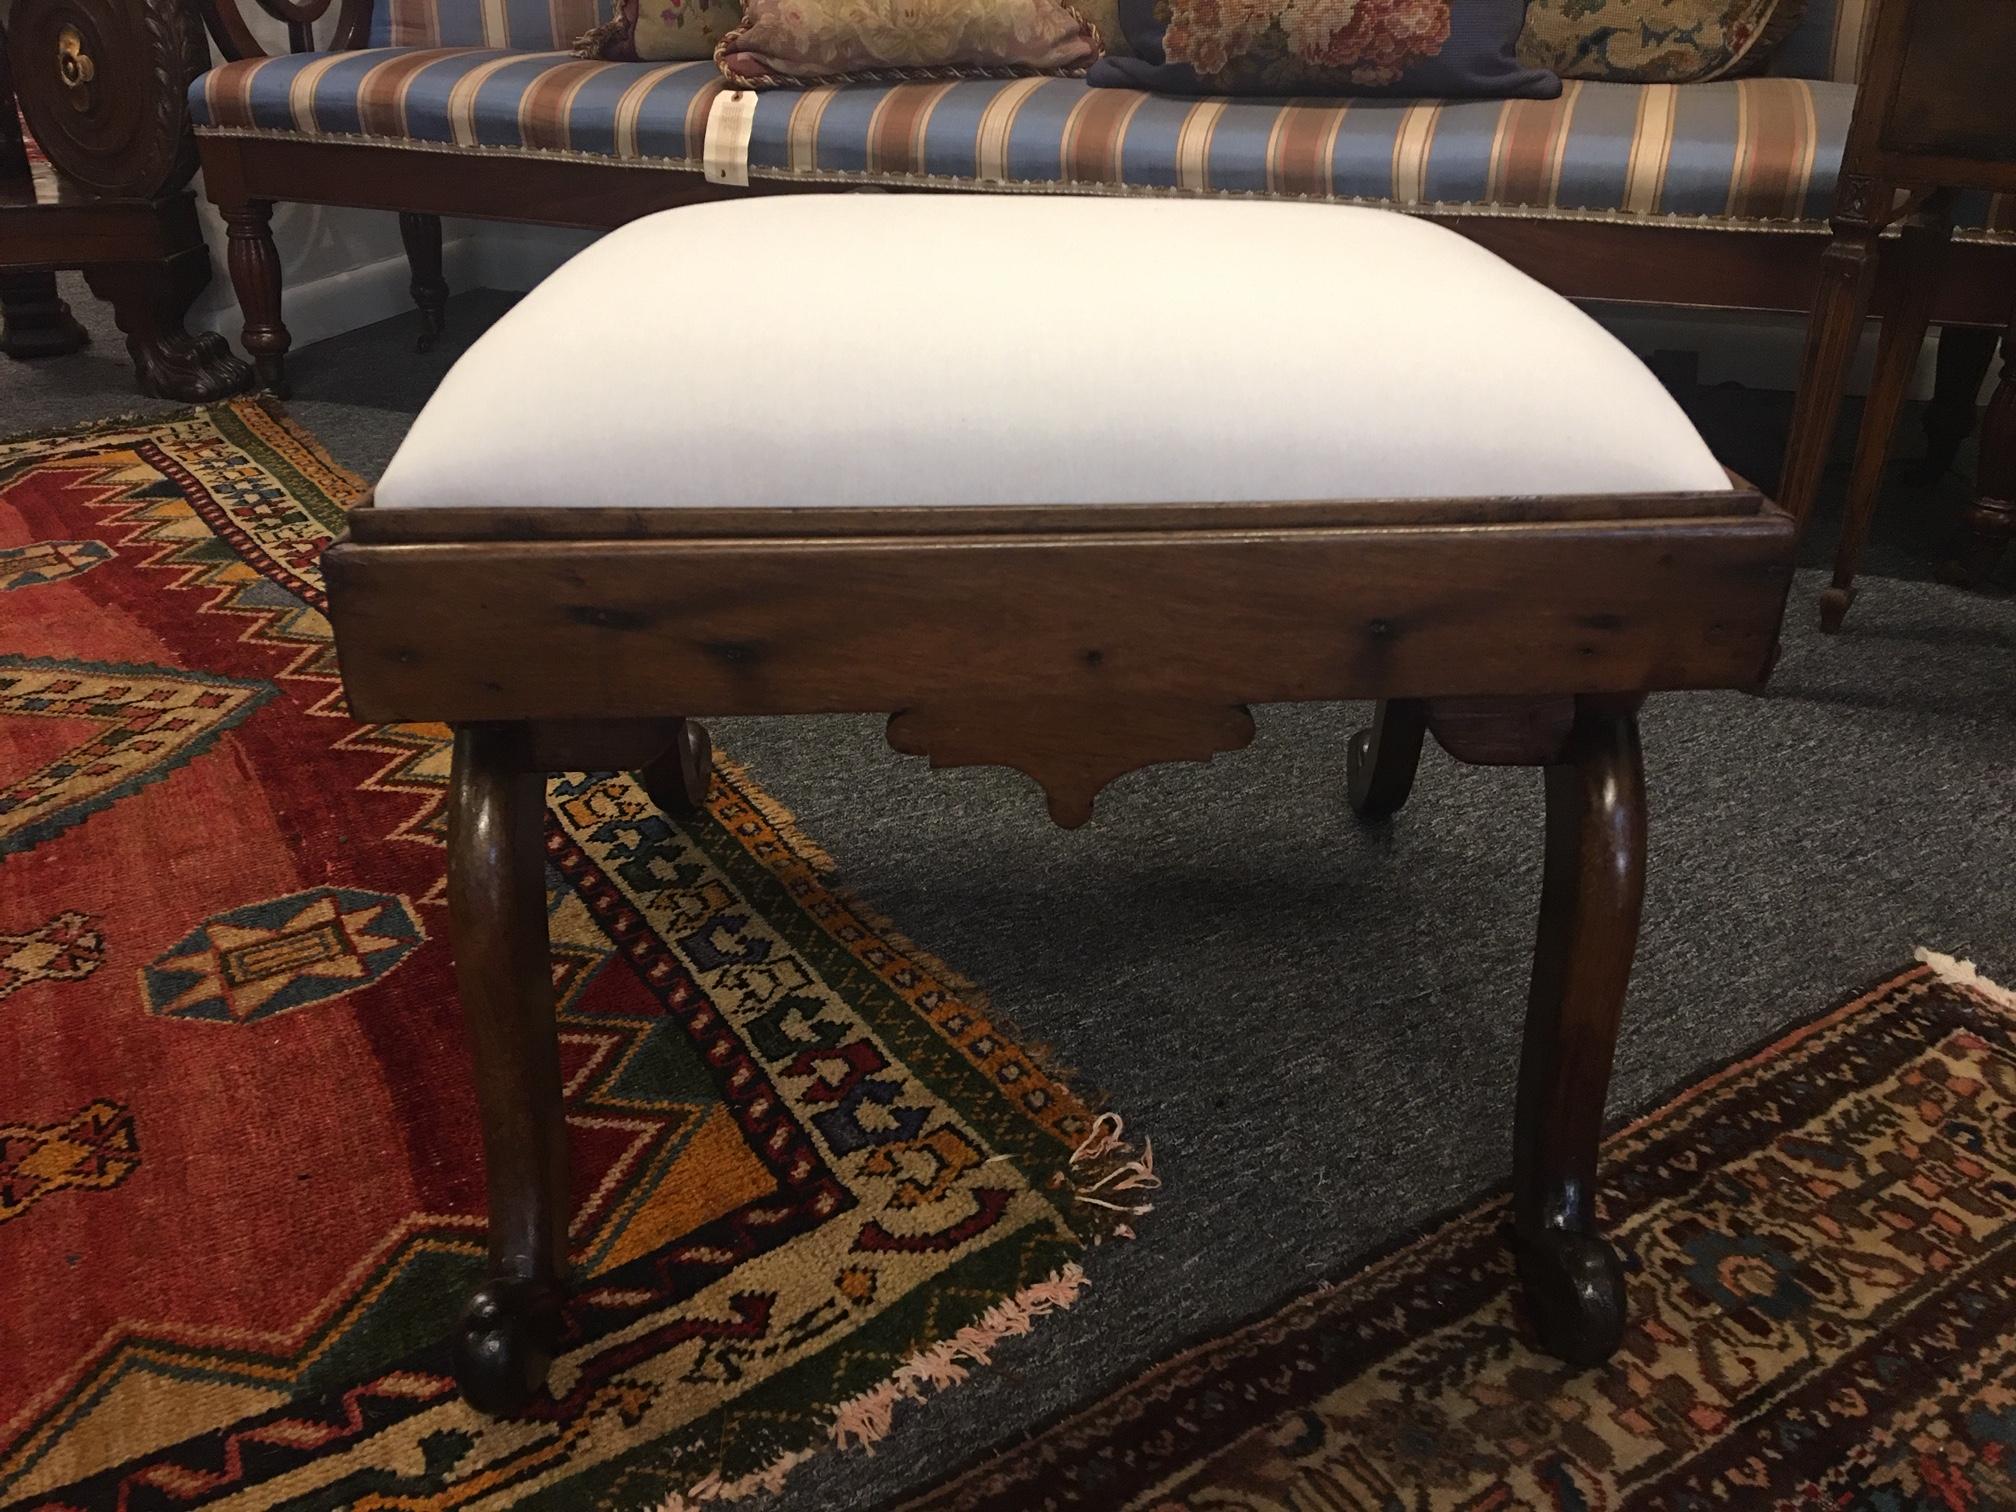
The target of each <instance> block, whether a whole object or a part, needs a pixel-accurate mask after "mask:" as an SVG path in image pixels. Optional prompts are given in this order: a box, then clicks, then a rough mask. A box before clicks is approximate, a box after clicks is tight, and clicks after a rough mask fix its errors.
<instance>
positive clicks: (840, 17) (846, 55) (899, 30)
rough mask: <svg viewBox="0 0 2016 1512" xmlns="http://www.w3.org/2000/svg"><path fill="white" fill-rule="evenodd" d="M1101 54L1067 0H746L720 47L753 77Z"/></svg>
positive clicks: (975, 66) (934, 71)
mask: <svg viewBox="0 0 2016 1512" xmlns="http://www.w3.org/2000/svg"><path fill="white" fill-rule="evenodd" d="M1098 56H1099V42H1098V35H1097V33H1096V32H1095V31H1094V29H1093V27H1092V25H1091V23H1090V22H1088V21H1087V20H1086V19H1085V17H1084V16H1083V15H1081V14H1080V13H1079V12H1078V11H1076V10H1073V9H1072V8H1071V7H1070V6H1069V5H1068V4H1066V3H1064V0H744V3H743V6H742V25H741V26H740V27H738V28H737V29H736V30H734V31H732V32H730V33H729V34H728V35H727V37H725V38H724V39H723V40H722V43H721V46H720V48H719V49H718V50H717V51H716V52H715V54H714V57H715V61H717V62H718V63H719V64H720V65H721V72H722V73H723V74H724V75H726V76H727V78H728V79H729V80H730V81H731V82H733V83H737V84H752V85H791V84H813V83H843V82H849V83H851V82H860V83H879V82H885V81H897V80H902V79H920V78H980V77H990V76H997V75H1004V74H1080V73H1083V72H1084V71H1085V70H1086V68H1087V67H1088V66H1090V64H1091V63H1092V60H1093V59H1095V58H1096V57H1098Z"/></svg>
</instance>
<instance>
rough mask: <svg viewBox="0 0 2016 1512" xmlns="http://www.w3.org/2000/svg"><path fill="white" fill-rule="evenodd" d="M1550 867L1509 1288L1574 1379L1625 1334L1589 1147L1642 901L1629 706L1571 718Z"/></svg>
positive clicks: (1585, 710) (1519, 1140) (1594, 708)
mask: <svg viewBox="0 0 2016 1512" xmlns="http://www.w3.org/2000/svg"><path fill="white" fill-rule="evenodd" d="M1546 778H1547V859H1546V868H1545V873H1544V879H1543V881H1542V884H1541V892H1540V933H1539V944H1538V946H1537V948H1536V949H1535V952H1534V956H1533V985H1532V992H1531V996H1530V997H1529V999H1528V1002H1527V1009H1526V1042H1525V1050H1524V1053H1523V1056H1522V1058H1521V1061H1520V1066H1519V1104H1518V1114H1517V1122H1516V1129H1515V1135H1514V1154H1513V1233H1514V1244H1515V1248H1516V1252H1517V1256H1518V1263H1519V1277H1520V1281H1521V1283H1522V1285H1523V1288H1524V1291H1525V1294H1526V1305H1527V1309H1528V1311H1529V1313H1530V1314H1531V1316H1532V1319H1533V1324H1534V1328H1535V1330H1536V1331H1537V1332H1538V1334H1539V1337H1540V1342H1541V1344H1542V1345H1543V1346H1544V1347H1545V1348H1546V1349H1547V1350H1548V1351H1549V1352H1550V1353H1552V1354H1555V1355H1558V1356H1560V1357H1561V1358H1562V1359H1564V1360H1567V1361H1570V1362H1571V1363H1573V1364H1577V1365H1595V1364H1600V1363H1601V1362H1602V1361H1604V1360H1606V1359H1608V1358H1609V1357H1610V1355H1611V1354H1612V1353H1613V1352H1614V1351H1615V1350H1616V1348H1617V1346H1618V1344H1619V1343H1620V1342H1621V1341H1622V1339H1623V1334H1624V1314H1625V1300H1624V1272H1623V1267H1622V1266H1621V1265H1620V1264H1619V1262H1618V1259H1617V1253H1616V1251H1615V1250H1613V1249H1612V1248H1611V1247H1610V1245H1609V1243H1608V1242H1607V1241H1606V1240H1604V1239H1603V1238H1602V1237H1601V1236H1600V1235H1599V1234H1598V1233H1597V1232H1596V1147H1597V1143H1598V1140H1599V1139H1600V1137H1601V1135H1602V1131H1603V1105H1604V1098H1605V1096H1606V1094H1607V1092H1608V1090H1609V1085H1610V1061H1611V1055H1612V1052H1613V1051H1614V1050H1615V1048H1616V1044H1617V1023H1618V1018H1619V1014H1620V1012H1621V1010H1622V1008H1623V1006H1624V988H1625V984H1626V983H1627V982H1628V981H1629V980H1630V976H1631V957H1632V953H1633V952H1634V951H1635V949H1636V948H1637V942H1638V912H1639V906H1640V903H1641V901H1642V899H1643V896H1644V888H1645V779H1644V771H1643V767H1642V764H1641V762H1640V759H1639V752H1638V724H1637V719H1636V716H1635V714H1634V713H1633V712H1632V711H1631V710H1630V708H1629V707H1628V706H1618V705H1608V704H1605V703H1602V702H1600V701H1596V700H1585V701H1583V702H1581V703H1579V704H1578V706H1577V709H1576V715H1575V723H1574V726H1573V728H1572V729H1571V730H1570V732H1569V735H1568V739H1567V742H1566V745H1565V749H1564V750H1563V751H1562V752H1561V753H1560V754H1559V756H1558V757H1557V759H1556V760H1555V761H1553V762H1551V763H1550V764H1549V765H1548V766H1547V768H1546Z"/></svg>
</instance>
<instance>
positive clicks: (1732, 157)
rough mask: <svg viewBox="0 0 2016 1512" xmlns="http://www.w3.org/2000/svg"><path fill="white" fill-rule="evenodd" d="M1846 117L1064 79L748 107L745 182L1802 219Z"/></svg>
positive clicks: (1618, 92) (1701, 104) (1651, 99)
mask: <svg viewBox="0 0 2016 1512" xmlns="http://www.w3.org/2000/svg"><path fill="white" fill-rule="evenodd" d="M1853 102H1854V91H1853V90H1852V89H1850V88H1849V87H1847V86H1845V85H1834V84H1825V83H1813V82H1810V81H1807V80H1801V79H1751V80H1743V81H1740V82H1735V83H1717V84H1688V85H1679V86H1676V85H1644V86H1641V85H1628V84H1597V83H1570V84H1569V85H1568V87H1567V89H1566V90H1565V91H1564V93H1563V94H1562V96H1561V98H1560V99H1558V100H1468V101H1455V102H1445V103H1424V102H1412V101H1405V100H1356V101H1351V102H1348V103H1347V102H1339V101H1323V102H1309V103H1297V102H1290V103H1286V104H1283V103H1281V102H1278V101H1271V100H1250V99H1203V100H1195V99H1175V98H1171V97H1167V96H1160V95H1146V94H1136V93H1133V92H1130V91H1125V90H1091V89H1087V88H1086V87H1085V86H1084V85H1083V84H1082V83H1079V82H1078V81H1076V80H1068V79H1018V80H1013V81H1010V82H1006V83H1003V82H998V81H986V82H963V83H954V84H905V85H897V86H893V87H883V88H872V89H862V88H823V89H813V90H807V91H804V92H785V91H779V92H776V93H767V94H764V95H763V96H761V97H760V99H759V100H758V102H757V105H756V114H755V123H754V127H753V129H752V132H751V137H750V145H749V172H750V174H751V176H752V177H756V178H761V177H766V176H772V177H776V176H781V177H793V178H802V177H811V178H847V177H853V178H862V179H869V180H880V181H885V182H888V181H902V180H914V179H918V178H925V179H933V180H940V181H947V182H972V181H976V180H977V181H979V182H981V183H983V184H998V185H1001V186H1003V187H1009V188H1080V189H1091V188H1096V187H1099V186H1123V187H1126V188H1129V189H1144V190H1158V189H1159V190H1166V191H1176V192H1190V193H1200V194H1209V193H1219V194H1254V195H1266V196H1270V197H1278V198H1297V199H1303V198H1307V199H1333V200H1355V201H1369V202H1373V203H1379V204H1392V205H1399V206H1404V207H1410V208H1417V207H1418V208H1423V209H1426V208H1455V207H1460V206H1489V207H1496V208H1512V207H1521V208H1527V209H1532V210H1540V211H1554V212H1575V213H1582V214H1587V213H1599V214H1610V215H1668V216H1671V215H1681V216H1714V217H1734V218H1737V219H1741V220H1776V221H1787V220H1789V221H1799V220H1812V219H1815V218H1820V217H1824V216H1825V215H1826V213H1827V207H1828V200H1829V197H1830V195H1831V194H1832V191H1833V180H1834V175H1835V173H1836V172H1837V170H1838V168H1839V163H1840V153H1841V144H1842V141H1843V139H1844V138H1845V136H1846V134H1847V130H1848V117H1849V112H1850V110H1851V109H1852V107H1853Z"/></svg>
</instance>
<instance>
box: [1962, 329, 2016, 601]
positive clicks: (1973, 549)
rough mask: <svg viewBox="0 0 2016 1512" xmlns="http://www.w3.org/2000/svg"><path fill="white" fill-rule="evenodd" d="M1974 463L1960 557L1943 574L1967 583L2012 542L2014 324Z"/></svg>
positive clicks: (2015, 494) (1983, 574) (2015, 497)
mask: <svg viewBox="0 0 2016 1512" xmlns="http://www.w3.org/2000/svg"><path fill="white" fill-rule="evenodd" d="M1977 468H1978V471H1977V478H1978V483H1977V492H1976V497H1975V500H1974V506H1973V508H1971V509H1969V510H1968V511H1967V516H1966V519H1965V520H1964V521H1963V522H1962V528H1963V530H1964V535H1963V537H1962V540H1961V544H1960V552H1959V556H1958V558H1957V559H1956V560H1955V561H1954V562H1952V563H1951V564H1949V565H1948V567H1947V570H1946V574H1945V575H1946V577H1947V578H1948V579H1949V580H1950V581H1953V582H1957V583H1960V584H1963V585H1965V586H1969V587H1972V586H1974V585H1976V584H1979V583H1982V582H1985V581H1986V580H1987V578H1988V575H1989V574H1990V573H1992V572H1993V571H1994V570H1995V564H1996V563H1997V562H1999V561H2001V560H2002V556H2003V553H2005V552H2006V551H2008V549H2009V546H2010V543H2011V542H2012V541H2016V323H2012V325H2011V326H2010V330H2009V334H2008V335H2006V336H2005V337H2003V339H2002V377H2001V379H2000V381H1999V382H1998V383H1997V384H1996V386H1995V393H1994V397H1992V398H1991V399H1990V400H1989V401H1988V412H1987V414H1986V415H1985V416H1984V417H1983V419H1982V421H1981V447H1980V456H1979V458H1978V462H1977Z"/></svg>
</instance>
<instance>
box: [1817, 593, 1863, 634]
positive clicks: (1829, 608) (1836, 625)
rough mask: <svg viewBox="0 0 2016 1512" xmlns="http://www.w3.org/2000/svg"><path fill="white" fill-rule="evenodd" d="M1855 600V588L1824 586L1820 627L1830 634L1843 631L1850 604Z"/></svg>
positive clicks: (1821, 598)
mask: <svg viewBox="0 0 2016 1512" xmlns="http://www.w3.org/2000/svg"><path fill="white" fill-rule="evenodd" d="M1854 602H1855V590H1854V589H1853V588H1823V589H1822V590H1821V591H1820V628H1821V630H1822V631H1824V632H1825V633H1826V634H1828V635H1839V634H1840V633H1841V624H1842V621H1844V620H1846V619H1847V618H1848V606H1849V605H1850V604H1852V603H1854Z"/></svg>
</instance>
